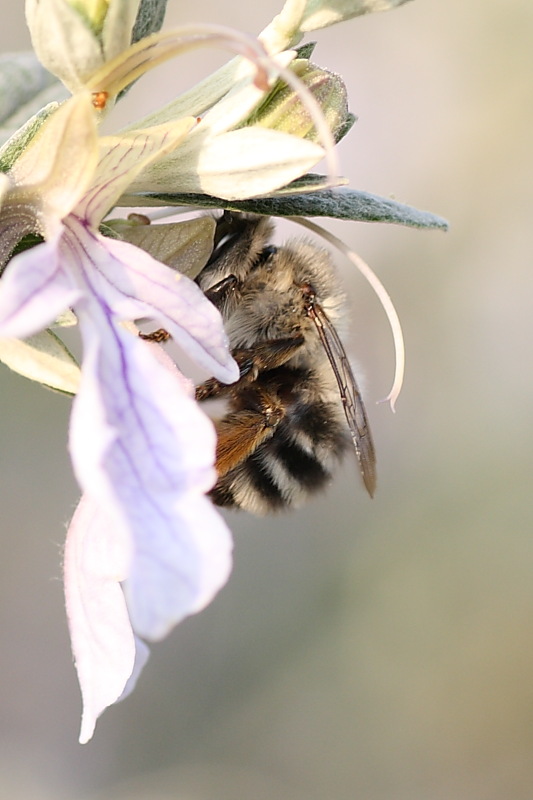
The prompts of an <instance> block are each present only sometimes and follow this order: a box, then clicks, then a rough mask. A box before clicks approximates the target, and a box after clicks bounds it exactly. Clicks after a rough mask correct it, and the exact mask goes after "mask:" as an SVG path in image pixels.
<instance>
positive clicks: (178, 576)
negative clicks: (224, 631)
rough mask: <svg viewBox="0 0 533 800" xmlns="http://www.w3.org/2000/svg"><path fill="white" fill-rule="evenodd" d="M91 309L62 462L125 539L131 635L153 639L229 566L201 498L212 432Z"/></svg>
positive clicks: (225, 545) (171, 383)
mask: <svg viewBox="0 0 533 800" xmlns="http://www.w3.org/2000/svg"><path fill="white" fill-rule="evenodd" d="M93 305H94V308H93V307H91V308H90V309H89V310H87V309H85V310H83V311H82V312H81V313H80V310H79V309H78V315H79V322H80V327H81V330H82V334H83V338H84V344H85V354H86V355H85V359H84V364H83V372H82V382H81V387H80V391H79V394H78V396H77V398H76V400H75V401H74V407H73V414H72V424H71V453H72V459H73V463H74V468H75V472H76V475H77V477H78V480H79V481H80V484H81V486H82V487H83V489H84V491H85V492H86V493H87V494H89V495H90V496H91V497H92V498H93V500H94V501H95V502H98V503H99V504H102V505H103V506H104V507H105V508H106V512H107V513H109V515H110V518H112V519H113V520H114V522H115V524H116V525H117V526H118V528H119V529H121V530H123V531H128V534H129V536H131V542H132V561H131V565H130V570H129V572H128V582H127V589H126V591H127V595H128V602H129V605H130V612H131V614H132V618H133V625H134V629H135V631H136V632H137V633H138V634H139V635H141V636H143V637H146V638H150V639H157V638H160V637H161V636H163V635H164V634H165V633H167V632H168V630H169V629H170V628H171V627H172V626H173V625H175V624H176V622H177V621H179V620H180V619H182V618H183V617H184V616H186V615H187V614H191V613H194V612H196V611H198V610H199V609H200V608H201V607H203V606H204V605H205V604H206V603H207V602H209V600H210V599H211V598H212V597H213V595H214V594H215V593H216V592H217V591H218V589H219V588H220V586H221V585H222V584H223V583H224V582H225V580H226V579H227V576H228V573H229V570H230V564H231V561H230V553H231V539H230V535H229V532H228V530H227V528H226V526H225V524H224V523H223V522H222V520H221V519H220V517H219V516H218V514H217V512H216V511H215V510H214V509H213V508H212V507H211V505H210V503H209V501H208V500H206V499H205V498H204V497H203V494H204V493H205V492H206V491H207V490H208V489H209V488H211V486H212V485H213V483H214V480H215V477H216V474H215V470H214V466H213V465H214V454H215V434H214V429H213V426H212V423H211V422H210V420H209V419H208V418H207V417H206V416H205V415H204V414H203V412H202V411H201V410H200V409H199V408H198V405H197V404H196V403H195V402H194V400H193V399H191V397H190V396H189V395H188V393H187V392H186V391H184V388H183V385H182V383H181V381H179V380H177V379H176V377H175V375H174V374H173V373H172V372H171V371H169V370H168V369H166V367H165V366H164V365H162V364H161V363H160V362H159V361H158V360H156V359H155V358H154V357H153V355H152V352H151V349H150V348H148V347H146V345H145V343H144V342H142V341H141V340H140V339H138V338H137V337H135V336H133V335H132V334H130V333H129V332H127V331H125V330H124V329H122V328H121V327H117V326H116V324H115V323H114V320H113V318H112V317H109V318H108V317H106V316H105V310H104V307H101V306H96V304H93ZM96 332H97V333H96Z"/></svg>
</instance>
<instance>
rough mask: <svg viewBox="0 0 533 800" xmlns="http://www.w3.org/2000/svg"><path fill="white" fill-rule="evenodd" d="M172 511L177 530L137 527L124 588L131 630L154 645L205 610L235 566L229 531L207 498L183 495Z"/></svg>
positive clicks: (155, 523)
mask: <svg viewBox="0 0 533 800" xmlns="http://www.w3.org/2000/svg"><path fill="white" fill-rule="evenodd" d="M169 510H170V511H171V513H172V515H173V518H174V526H175V527H174V530H173V531H171V530H169V529H167V528H166V527H165V526H163V525H161V524H158V522H157V520H155V519H154V524H153V525H146V526H144V527H141V528H139V530H138V532H137V536H136V547H135V555H134V558H133V561H132V564H131V569H130V574H129V577H128V580H127V581H126V583H125V585H124V592H125V595H126V600H127V603H128V609H129V612H130V617H131V622H132V625H133V629H134V630H135V631H136V632H137V633H138V634H139V635H141V636H143V637H144V638H145V639H149V640H152V641H153V640H157V639H162V638H163V637H164V636H166V635H167V634H168V632H169V631H170V630H171V628H172V627H173V626H174V625H176V624H177V623H178V622H180V621H181V620H182V619H183V618H184V617H185V616H187V615H189V614H194V613H196V612H198V611H201V610H202V609H203V608H205V606H206V605H208V603H210V602H211V600H212V599H213V597H214V596H215V594H216V593H217V592H218V591H219V589H220V588H221V587H222V586H223V585H224V584H225V583H226V581H227V579H228V577H229V574H230V571H231V566H232V558H231V552H232V541H231V536H230V533H229V531H228V529H227V527H226V524H225V523H224V521H223V520H222V518H221V516H220V515H219V514H218V512H217V511H216V510H215V508H214V507H213V505H212V503H211V502H210V501H209V500H208V499H207V498H205V497H202V496H196V497H195V496H191V495H185V496H184V497H182V498H177V499H176V500H175V502H174V503H173V504H172V507H171V509H169Z"/></svg>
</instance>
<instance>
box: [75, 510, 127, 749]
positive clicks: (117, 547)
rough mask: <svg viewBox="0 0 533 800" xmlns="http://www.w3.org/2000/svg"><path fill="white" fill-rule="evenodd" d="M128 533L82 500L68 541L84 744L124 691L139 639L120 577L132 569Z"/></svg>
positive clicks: (81, 736)
mask: <svg viewBox="0 0 533 800" xmlns="http://www.w3.org/2000/svg"><path fill="white" fill-rule="evenodd" d="M129 561H130V549H129V542H128V540H127V537H125V536H124V535H122V534H121V533H120V530H119V531H117V530H116V528H115V526H114V525H113V523H112V521H110V520H109V519H108V518H107V517H106V516H105V515H104V514H103V513H102V512H101V510H100V508H99V507H98V506H96V505H95V504H94V503H93V502H91V501H90V500H89V499H88V498H86V497H85V498H82V500H81V502H80V504H79V506H78V508H77V509H76V512H75V514H74V517H73V519H72V522H71V523H70V527H69V531H68V534H67V541H66V545H65V559H64V570H65V598H66V607H67V617H68V624H69V629H70V637H71V642H72V651H73V654H74V659H75V662H76V669H77V672H78V679H79V682H80V687H81V693H82V698H83V716H82V724H81V731H80V742H81V743H85V742H87V741H88V740H89V739H90V738H91V736H92V734H93V731H94V726H95V724H96V720H97V719H98V717H99V716H100V714H101V713H102V711H103V710H104V709H105V708H107V706H109V705H111V704H112V703H114V702H116V700H118V698H119V697H120V696H121V695H122V694H123V692H124V688H125V686H126V684H127V682H128V680H129V679H130V677H131V675H132V672H133V668H134V664H135V657H136V643H135V638H134V635H133V631H132V629H131V624H130V621H129V616H128V611H127V608H126V603H125V600H124V594H123V591H122V588H121V586H120V581H121V580H123V579H124V577H125V575H126V574H127V571H128V564H129Z"/></svg>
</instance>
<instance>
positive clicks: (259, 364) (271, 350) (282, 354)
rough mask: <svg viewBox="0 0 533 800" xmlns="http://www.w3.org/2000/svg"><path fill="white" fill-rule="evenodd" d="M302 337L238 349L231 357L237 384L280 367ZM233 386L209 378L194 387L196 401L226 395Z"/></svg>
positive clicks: (290, 356) (296, 350) (299, 344)
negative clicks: (234, 362)
mask: <svg viewBox="0 0 533 800" xmlns="http://www.w3.org/2000/svg"><path fill="white" fill-rule="evenodd" d="M304 341H305V340H304V338H303V336H294V337H292V338H288V339H269V340H267V341H266V342H260V343H259V344H256V345H255V346H254V347H249V348H244V347H243V348H239V349H237V350H234V351H233V353H232V355H233V358H234V359H235V361H236V362H237V364H238V365H239V371H240V375H239V378H238V381H237V383H238V384H239V385H242V383H243V382H246V383H252V382H253V381H255V380H257V376H258V375H259V373H260V372H263V371H264V370H266V369H274V368H275V367H281V366H282V364H285V362H286V361H288V360H289V358H292V356H293V355H295V354H296V353H297V352H298V350H299V348H300V347H301V346H302V345H303V343H304ZM233 386H235V384H230V385H227V384H225V383H221V382H220V381H218V380H217V379H216V378H209V380H207V381H204V383H201V384H200V385H199V386H197V387H196V399H197V400H200V401H201V400H209V399H212V398H213V397H220V396H221V395H223V394H224V393H225V392H226V393H227V392H228V391H229V390H231V389H232V387H233Z"/></svg>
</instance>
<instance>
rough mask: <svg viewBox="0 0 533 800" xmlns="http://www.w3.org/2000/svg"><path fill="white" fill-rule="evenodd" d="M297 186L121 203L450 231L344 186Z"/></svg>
mask: <svg viewBox="0 0 533 800" xmlns="http://www.w3.org/2000/svg"><path fill="white" fill-rule="evenodd" d="M305 177H306V178H307V177H309V176H305ZM314 177H319V176H314ZM297 184H298V182H297V181H295V182H294V183H292V184H290V186H289V187H285V189H284V190H282V191H280V192H279V193H278V194H277V195H275V196H271V197H259V198H255V199H248V200H233V201H231V202H230V201H228V200H223V199H221V198H220V197H212V196H210V195H205V194H193V193H188V194H187V193H186V194H152V193H148V194H144V195H140V196H137V199H136V200H135V199H134V198H133V197H131V196H128V197H127V198H125V197H123V198H122V200H121V203H123V204H124V205H141V206H149V205H157V206H159V205H166V206H174V205H175V206H184V205H192V206H201V207H202V208H221V209H223V208H227V209H229V210H230V211H246V212H248V213H251V214H265V215H268V216H272V217H331V218H332V219H344V220H352V221H358V222H389V223H392V224H396V225H406V226H408V227H411V228H439V229H440V230H447V229H448V223H447V221H446V220H445V219H443V218H442V217H439V216H437V215H436V214H432V213H431V212H429V211H420V210H419V209H417V208H413V206H408V205H405V204H404V203H398V202H397V201H396V200H391V199H390V198H387V197H380V196H379V195H376V194H370V193H369V192H362V191H357V190H355V189H346V188H344V187H342V188H339V189H323V190H319V191H307V192H305V189H304V192H303V193H298V194H291V193H290V192H289V189H290V188H292V189H293V191H294V189H295V188H296V187H297ZM303 186H305V182H304V184H303ZM300 191H301V190H300ZM126 200H127V202H126Z"/></svg>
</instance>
